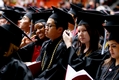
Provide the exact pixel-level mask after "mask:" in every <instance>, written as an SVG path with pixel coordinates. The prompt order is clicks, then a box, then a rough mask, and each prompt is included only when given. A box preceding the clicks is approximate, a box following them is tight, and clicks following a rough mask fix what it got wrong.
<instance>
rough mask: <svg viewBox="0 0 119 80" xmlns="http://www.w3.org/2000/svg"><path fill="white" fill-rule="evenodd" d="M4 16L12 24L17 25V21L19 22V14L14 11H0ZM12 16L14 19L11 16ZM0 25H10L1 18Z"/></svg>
mask: <svg viewBox="0 0 119 80" xmlns="http://www.w3.org/2000/svg"><path fill="white" fill-rule="evenodd" d="M1 11H2V12H3V13H2V14H3V15H4V16H6V17H8V18H9V19H10V20H11V21H12V22H14V23H15V24H16V25H18V21H19V20H20V17H21V14H20V13H18V12H16V11H14V10H6V9H5V10H1ZM12 15H14V17H13V16H12ZM0 18H1V19H0V25H3V24H10V23H9V22H8V21H7V20H6V19H5V18H4V17H3V16H1V17H0Z"/></svg>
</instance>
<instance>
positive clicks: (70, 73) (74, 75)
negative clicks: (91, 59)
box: [65, 65, 93, 80]
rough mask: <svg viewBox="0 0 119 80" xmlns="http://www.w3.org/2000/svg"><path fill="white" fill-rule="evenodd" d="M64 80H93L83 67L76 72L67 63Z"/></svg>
mask: <svg viewBox="0 0 119 80" xmlns="http://www.w3.org/2000/svg"><path fill="white" fill-rule="evenodd" d="M65 80H93V78H92V77H91V76H90V75H89V74H88V73H87V72H86V71H85V70H84V69H82V70H80V71H77V72H76V71H75V70H74V69H73V68H72V67H71V66H70V65H68V66H67V72H66V76H65Z"/></svg>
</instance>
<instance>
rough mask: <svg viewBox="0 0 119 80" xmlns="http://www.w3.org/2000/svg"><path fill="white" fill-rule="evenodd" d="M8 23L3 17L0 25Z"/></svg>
mask: <svg viewBox="0 0 119 80" xmlns="http://www.w3.org/2000/svg"><path fill="white" fill-rule="evenodd" d="M6 23H7V20H6V19H4V18H2V19H0V26H1V25H3V24H6Z"/></svg>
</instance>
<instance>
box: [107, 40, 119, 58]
mask: <svg viewBox="0 0 119 80" xmlns="http://www.w3.org/2000/svg"><path fill="white" fill-rule="evenodd" d="M108 46H109V51H110V54H111V57H112V58H115V59H119V43H117V42H116V41H114V40H109V41H108Z"/></svg>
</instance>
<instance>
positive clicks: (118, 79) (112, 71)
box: [95, 60, 119, 80]
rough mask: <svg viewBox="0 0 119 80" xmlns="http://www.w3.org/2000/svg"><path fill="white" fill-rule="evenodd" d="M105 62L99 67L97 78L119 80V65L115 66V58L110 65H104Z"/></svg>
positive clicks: (98, 79)
mask: <svg viewBox="0 0 119 80" xmlns="http://www.w3.org/2000/svg"><path fill="white" fill-rule="evenodd" d="M103 63H104V62H102V63H101V64H100V66H99V68H98V71H97V74H96V78H95V80H119V65H117V66H115V60H113V62H112V63H111V65H108V66H103V67H102V65H103Z"/></svg>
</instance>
